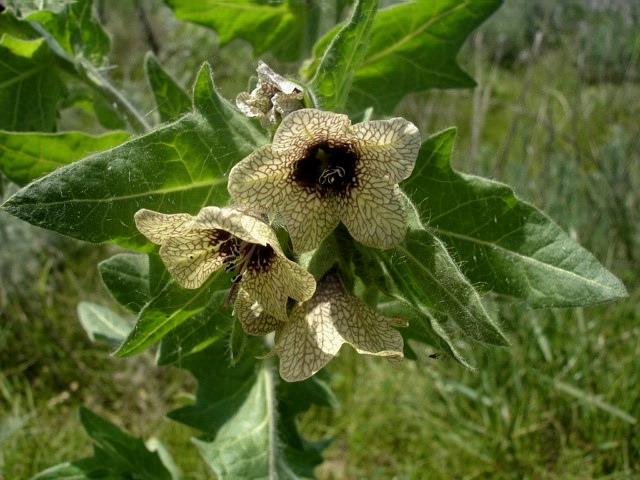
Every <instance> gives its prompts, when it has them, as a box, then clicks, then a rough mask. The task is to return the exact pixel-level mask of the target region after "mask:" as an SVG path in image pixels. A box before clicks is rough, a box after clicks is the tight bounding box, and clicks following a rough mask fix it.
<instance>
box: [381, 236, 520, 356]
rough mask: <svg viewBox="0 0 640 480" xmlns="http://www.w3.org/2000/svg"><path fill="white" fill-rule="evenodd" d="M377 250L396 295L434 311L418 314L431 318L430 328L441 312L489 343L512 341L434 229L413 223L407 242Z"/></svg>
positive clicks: (463, 328)
mask: <svg viewBox="0 0 640 480" xmlns="http://www.w3.org/2000/svg"><path fill="white" fill-rule="evenodd" d="M377 254H378V257H379V258H380V260H381V261H382V262H383V264H384V270H385V272H386V274H387V276H388V278H389V279H388V281H389V282H390V285H391V287H390V292H391V293H392V294H393V296H394V297H396V298H398V299H402V300H405V301H407V302H408V303H409V304H411V305H412V306H413V307H414V308H415V309H416V310H417V311H418V312H423V311H426V312H434V313H432V314H431V315H429V316H424V315H423V316H420V317H418V318H420V320H421V321H423V322H425V321H429V322H430V325H429V328H431V329H433V327H434V325H433V320H434V318H433V317H435V315H437V314H440V315H442V316H444V317H445V318H447V319H448V320H450V321H452V322H454V323H456V324H457V325H458V327H459V328H460V330H461V331H462V332H463V333H464V334H465V335H467V336H469V337H471V338H473V339H474V340H477V341H479V342H483V343H486V344H490V345H508V344H509V341H508V340H507V339H506V337H505V336H504V334H503V333H502V331H501V330H500V327H499V326H498V325H497V324H496V323H495V321H494V320H493V319H492V318H491V317H490V316H489V314H488V313H487V312H486V310H485V308H484V306H483V305H482V301H481V300H480V296H479V295H478V292H477V291H476V290H475V288H474V287H473V286H472V285H471V284H470V283H469V281H468V280H467V279H466V278H465V276H464V275H463V273H462V272H461V271H460V269H459V268H458V265H457V264H456V263H455V262H454V261H453V259H452V258H451V257H450V256H449V253H448V252H447V249H446V247H445V246H444V244H443V243H442V242H441V241H440V240H439V239H437V238H436V237H435V236H434V235H433V234H432V233H430V232H429V231H427V230H425V229H424V228H420V226H419V225H418V226H416V225H414V226H413V228H410V229H409V231H408V232H407V236H406V238H405V241H404V243H402V244H401V245H399V246H398V247H396V248H395V249H392V250H382V251H379V252H378V253H377ZM430 317H431V318H430ZM439 336H441V335H439ZM447 343H448V342H447Z"/></svg>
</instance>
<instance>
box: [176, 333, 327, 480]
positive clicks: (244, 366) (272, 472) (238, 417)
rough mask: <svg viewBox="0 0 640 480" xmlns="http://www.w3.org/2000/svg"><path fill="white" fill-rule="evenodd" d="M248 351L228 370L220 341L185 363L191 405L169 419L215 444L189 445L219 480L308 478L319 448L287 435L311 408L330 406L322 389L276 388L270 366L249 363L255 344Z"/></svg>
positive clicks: (307, 385) (311, 384) (304, 385)
mask: <svg viewBox="0 0 640 480" xmlns="http://www.w3.org/2000/svg"><path fill="white" fill-rule="evenodd" d="M248 349H249V352H248V354H246V355H244V356H243V357H242V359H241V360H240V361H239V362H237V363H236V364H234V365H233V366H229V365H228V364H227V362H228V352H227V345H226V342H225V341H218V342H216V343H214V344H213V345H212V346H211V347H209V348H208V349H206V350H204V351H202V352H200V353H198V354H196V355H191V356H190V357H188V358H186V359H185V360H184V362H183V363H182V366H183V367H185V368H187V369H188V370H190V371H191V372H192V373H193V375H194V376H195V377H196V379H197V380H198V393H197V397H196V403H195V404H194V405H190V406H187V407H183V408H180V409H178V410H175V411H173V412H171V413H170V414H169V417H171V418H173V419H174V420H177V421H179V422H182V423H185V424H187V425H190V426H192V427H195V428H198V429H199V430H202V431H203V432H205V433H207V434H208V436H209V437H210V438H212V439H214V440H213V441H205V440H194V442H195V444H196V447H197V448H198V450H199V452H200V454H201V455H202V457H203V458H204V459H205V461H206V462H207V464H208V465H209V466H210V467H211V468H212V469H213V470H214V471H215V473H216V475H218V478H220V479H236V478H252V479H262V478H264V479H267V478H284V479H294V478H311V477H312V475H313V468H314V467H315V466H316V465H318V464H319V463H320V461H321V457H320V454H319V449H320V448H322V447H321V446H317V445H312V444H309V443H307V442H306V441H304V440H303V439H302V437H300V436H299V435H298V434H297V430H296V433H295V434H294V433H293V431H292V430H291V429H294V430H295V417H296V415H297V414H298V413H299V412H301V411H304V410H306V409H308V408H309V407H310V406H311V404H318V405H323V406H328V405H332V402H331V400H330V397H329V395H328V393H327V390H326V387H325V386H322V385H320V384H318V383H317V382H318V381H317V380H312V379H309V380H311V381H305V382H300V383H296V384H290V385H287V386H282V387H281V386H280V384H279V379H278V377H277V374H275V373H274V369H273V365H272V364H271V362H269V361H262V360H256V359H255V358H254V356H255V355H257V354H259V353H261V351H262V349H261V348H260V347H259V342H258V341H257V339H255V338H254V339H251V340H250V342H249V346H248Z"/></svg>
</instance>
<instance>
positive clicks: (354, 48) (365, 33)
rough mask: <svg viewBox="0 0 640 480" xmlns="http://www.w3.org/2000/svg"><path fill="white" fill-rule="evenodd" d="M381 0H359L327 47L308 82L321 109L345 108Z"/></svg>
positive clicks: (339, 109)
mask: <svg viewBox="0 0 640 480" xmlns="http://www.w3.org/2000/svg"><path fill="white" fill-rule="evenodd" d="M377 8H378V0H359V1H358V2H357V3H356V6H355V8H354V10H353V13H352V15H351V18H350V19H349V21H348V22H347V23H346V24H345V25H344V26H343V27H342V28H341V29H340V30H339V31H338V32H337V33H336V35H335V36H334V37H333V38H332V40H331V43H330V45H328V47H327V48H326V50H324V53H323V56H322V59H321V60H320V63H319V65H318V66H317V69H316V70H315V75H314V77H313V78H312V79H311V81H310V82H309V88H310V89H311V90H312V92H313V94H314V96H315V99H316V102H317V106H318V108H322V109H325V110H331V111H342V110H343V109H344V105H345V102H346V100H347V96H348V95H349V90H350V88H351V83H352V81H353V75H354V73H355V71H356V69H357V68H358V67H359V66H360V63H361V62H362V59H363V57H364V54H365V51H366V46H367V43H368V42H369V36H370V32H371V26H372V25H373V21H374V19H375V16H376V10H377Z"/></svg>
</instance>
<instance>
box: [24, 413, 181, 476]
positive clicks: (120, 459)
mask: <svg viewBox="0 0 640 480" xmlns="http://www.w3.org/2000/svg"><path fill="white" fill-rule="evenodd" d="M80 421H81V422H82V425H83V427H84V429H85V430H86V432H87V434H88V435H89V437H90V438H91V440H92V441H93V449H94V454H93V456H92V457H88V458H83V459H81V460H77V461H75V462H66V463H62V464H60V465H56V466H54V467H51V468H48V469H47V470H45V471H43V472H40V473H39V474H37V475H36V476H35V477H33V480H65V479H69V480H90V479H104V480H117V479H124V478H135V479H139V480H179V478H180V473H179V472H177V471H175V467H174V465H175V463H174V462H173V460H172V459H171V458H170V457H168V453H167V452H166V449H164V447H162V446H160V448H159V450H160V449H161V450H162V453H163V456H164V457H165V458H166V461H167V462H168V464H169V465H168V466H165V465H164V463H163V460H162V458H161V456H160V455H159V454H158V453H157V452H155V451H153V452H152V451H149V449H148V448H147V447H146V446H145V444H144V442H142V440H140V439H138V438H134V437H132V436H131V435H129V434H128V433H127V432H125V431H123V430H121V429H120V428H118V427H117V426H115V425H114V424H112V423H111V422H109V421H107V420H105V419H104V418H102V417H100V416H98V415H96V414H95V413H93V412H92V411H91V410H89V409H87V408H84V407H80ZM154 443H155V444H156V445H158V444H159V441H158V440H155V442H154ZM172 470H173V471H172Z"/></svg>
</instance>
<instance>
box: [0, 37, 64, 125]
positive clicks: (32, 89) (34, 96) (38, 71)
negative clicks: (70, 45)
mask: <svg viewBox="0 0 640 480" xmlns="http://www.w3.org/2000/svg"><path fill="white" fill-rule="evenodd" d="M55 62H56V57H55V55H53V54H51V52H50V51H49V48H48V46H47V43H46V42H45V41H44V40H43V39H38V40H20V39H17V38H13V37H10V36H9V35H3V36H2V37H0V112H2V114H1V115H0V129H3V130H13V131H43V132H50V131H53V130H54V128H55V121H56V115H57V112H58V107H59V106H60V103H61V101H62V98H63V97H64V95H65V88H64V84H63V82H62V80H61V79H60V76H59V74H58V72H57V71H56V70H55V69H54V68H53V66H54V65H55Z"/></svg>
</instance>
